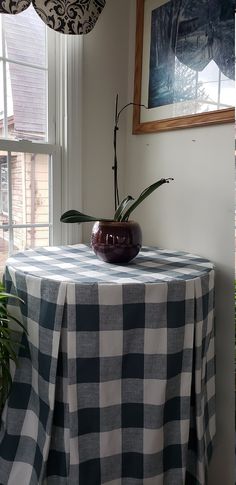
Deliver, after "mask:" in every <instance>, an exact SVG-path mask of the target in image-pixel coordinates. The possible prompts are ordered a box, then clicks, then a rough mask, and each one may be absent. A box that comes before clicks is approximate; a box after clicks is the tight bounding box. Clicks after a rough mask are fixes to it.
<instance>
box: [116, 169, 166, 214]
mask: <svg viewBox="0 0 236 485" xmlns="http://www.w3.org/2000/svg"><path fill="white" fill-rule="evenodd" d="M170 180H174V179H173V178H167V179H164V178H162V179H160V180H158V181H157V182H155V183H154V184H152V185H150V186H149V187H147V188H146V189H144V190H143V191H142V192H141V194H140V196H139V197H138V198H137V199H136V200H135V201H134V203H133V204H131V205H130V206H129V208H128V209H127V210H126V211H123V213H122V217H121V219H120V220H121V221H128V219H129V216H130V214H131V212H133V211H134V209H136V207H138V205H139V204H141V202H143V201H144V199H146V198H147V197H148V196H149V195H150V194H151V193H152V192H154V190H156V189H158V187H160V186H161V185H163V184H168V183H169V181H170Z"/></svg>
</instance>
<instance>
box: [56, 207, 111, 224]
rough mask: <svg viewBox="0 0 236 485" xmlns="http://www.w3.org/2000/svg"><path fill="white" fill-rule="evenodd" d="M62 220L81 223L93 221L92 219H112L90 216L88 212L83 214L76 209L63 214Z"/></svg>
mask: <svg viewBox="0 0 236 485" xmlns="http://www.w3.org/2000/svg"><path fill="white" fill-rule="evenodd" d="M60 221H61V222H66V223H68V222H72V223H73V222H78V223H79V224H80V223H81V222H91V221H94V222H95V221H111V219H104V218H101V217H93V216H89V215H87V214H83V213H82V212H79V211H75V210H70V211H67V212H65V213H64V214H62V216H61V219H60Z"/></svg>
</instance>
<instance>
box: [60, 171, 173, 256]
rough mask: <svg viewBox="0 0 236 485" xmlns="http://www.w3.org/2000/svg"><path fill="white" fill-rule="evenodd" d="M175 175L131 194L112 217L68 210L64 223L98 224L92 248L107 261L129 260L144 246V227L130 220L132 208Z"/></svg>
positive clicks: (95, 226) (94, 232)
mask: <svg viewBox="0 0 236 485" xmlns="http://www.w3.org/2000/svg"><path fill="white" fill-rule="evenodd" d="M170 180H173V179H172V178H166V179H165V178H162V179H160V180H158V181H157V182H155V183H154V184H152V185H150V186H149V187H147V188H146V189H145V190H143V192H142V193H141V194H140V195H139V197H138V198H137V199H136V200H134V199H133V197H131V196H130V195H128V196H127V197H125V199H124V200H122V202H121V203H120V204H119V206H118V207H117V209H116V211H115V214H114V217H113V219H104V218H103V217H93V216H89V215H87V214H83V213H82V212H79V211H76V210H69V211H67V212H65V213H64V214H62V216H61V221H62V222H67V223H69V222H72V223H74V222H78V223H81V222H91V221H94V222H95V224H94V226H93V229H92V237H91V244H92V248H93V250H94V252H95V254H97V256H98V257H99V258H100V259H103V260H104V261H106V262H108V263H127V262H129V261H131V259H133V258H135V256H137V254H138V253H139V251H140V249H141V246H142V233H141V228H140V226H139V224H138V223H137V222H134V221H130V220H129V216H130V214H131V213H132V212H133V210H134V209H135V208H136V207H137V206H138V205H139V204H141V202H143V200H144V199H146V198H147V197H148V196H149V195H150V194H151V193H152V192H153V191H154V190H156V189H157V188H158V187H160V186H161V185H163V184H165V183H169V181H170Z"/></svg>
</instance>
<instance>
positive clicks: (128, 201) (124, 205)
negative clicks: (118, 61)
mask: <svg viewBox="0 0 236 485" xmlns="http://www.w3.org/2000/svg"><path fill="white" fill-rule="evenodd" d="M134 105H135V106H142V107H144V108H146V109H147V107H146V106H145V105H143V104H137V103H128V104H126V105H125V106H123V108H121V109H120V110H118V94H117V95H116V106H115V120H114V128H113V134H114V137H113V147H114V163H113V166H112V170H113V173H114V181H113V189H114V205H115V213H114V217H113V219H104V218H103V217H93V216H90V215H88V214H83V213H82V212H79V211H77V210H69V211H67V212H65V213H64V214H62V216H61V219H60V220H61V222H78V223H81V222H91V221H106V222H112V221H116V222H127V221H128V220H129V216H130V214H131V213H132V212H133V211H134V209H136V207H138V205H139V204H141V202H143V201H144V199H146V198H147V197H148V196H149V195H150V194H151V193H152V192H154V190H156V189H157V188H158V187H160V186H161V185H163V184H166V183H169V182H170V180H174V179H173V178H162V179H160V180H158V181H157V182H154V183H153V184H152V185H150V186H149V187H147V188H146V189H144V190H143V191H142V192H141V194H140V195H139V197H137V199H134V198H133V197H131V195H127V197H125V198H124V199H123V200H122V202H121V203H120V199H119V188H118V178H117V172H118V161H117V132H118V130H119V119H120V115H121V113H122V112H123V111H124V110H125V109H126V108H127V107H128V106H134Z"/></svg>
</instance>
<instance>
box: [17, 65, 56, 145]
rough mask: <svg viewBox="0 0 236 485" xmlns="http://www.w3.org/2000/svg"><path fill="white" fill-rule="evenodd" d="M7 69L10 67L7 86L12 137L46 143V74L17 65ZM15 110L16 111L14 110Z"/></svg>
mask: <svg viewBox="0 0 236 485" xmlns="http://www.w3.org/2000/svg"><path fill="white" fill-rule="evenodd" d="M7 67H8V68H9V77H8V84H7V94H8V103H9V110H8V126H9V128H8V130H9V137H10V138H18V139H19V138H20V139H22V138H23V139H28V140H46V138H47V134H46V133H47V76H46V71H41V70H39V69H35V68H31V67H25V66H21V65H18V64H14V63H7ZM11 108H12V109H13V112H11V111H10V110H11ZM12 115H13V119H12Z"/></svg>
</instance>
